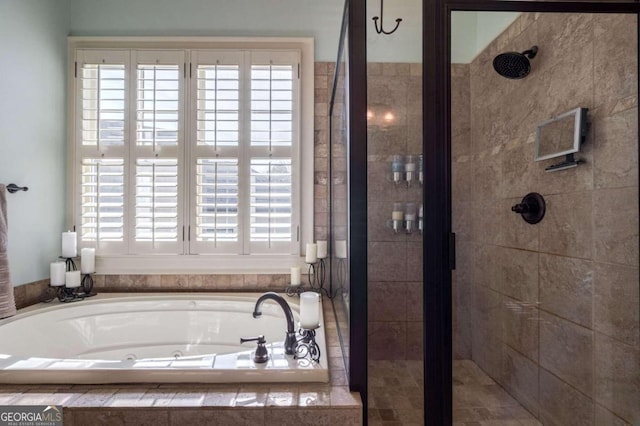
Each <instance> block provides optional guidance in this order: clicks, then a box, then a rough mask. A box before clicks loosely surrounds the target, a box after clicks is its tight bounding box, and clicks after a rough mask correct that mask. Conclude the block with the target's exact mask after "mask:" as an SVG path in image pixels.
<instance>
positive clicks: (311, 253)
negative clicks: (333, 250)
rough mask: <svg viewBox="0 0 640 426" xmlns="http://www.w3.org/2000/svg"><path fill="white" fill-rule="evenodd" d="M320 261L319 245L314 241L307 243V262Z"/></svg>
mask: <svg viewBox="0 0 640 426" xmlns="http://www.w3.org/2000/svg"><path fill="white" fill-rule="evenodd" d="M317 261H318V246H317V245H316V244H314V243H307V254H306V256H305V262H307V263H316V262H317Z"/></svg>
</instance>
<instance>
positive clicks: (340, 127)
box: [328, 28, 350, 374]
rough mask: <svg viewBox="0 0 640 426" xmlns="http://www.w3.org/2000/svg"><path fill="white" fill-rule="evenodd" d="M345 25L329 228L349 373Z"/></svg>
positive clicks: (332, 110)
mask: <svg viewBox="0 0 640 426" xmlns="http://www.w3.org/2000/svg"><path fill="white" fill-rule="evenodd" d="M345 30H346V28H343V31H344V32H343V38H342V40H341V41H342V43H341V46H340V56H339V57H338V61H337V62H336V64H335V66H334V67H332V68H333V73H332V77H333V87H332V93H331V100H330V104H329V105H330V106H329V129H330V132H329V153H328V155H329V194H328V199H329V206H328V207H329V229H330V236H331V238H330V243H331V250H330V254H331V256H330V264H329V271H330V277H331V286H330V294H331V297H332V298H333V309H334V312H335V315H336V319H337V324H338V332H339V336H340V340H341V346H342V353H343V357H344V359H345V364H346V365H345V368H347V374H349V371H348V368H349V342H350V339H349V319H350V315H349V314H350V312H349V311H350V309H349V308H350V297H349V296H350V283H349V259H348V254H349V243H348V242H349V238H348V237H349V212H348V207H349V197H348V190H347V187H348V183H349V182H348V170H347V164H348V161H347V155H348V149H347V145H348V126H347V123H348V108H347V107H348V98H347V87H348V83H347V74H346V72H347V58H348V56H349V55H348V50H347V49H348V40H347V34H346V31H345Z"/></svg>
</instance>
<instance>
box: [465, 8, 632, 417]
mask: <svg viewBox="0 0 640 426" xmlns="http://www.w3.org/2000/svg"><path fill="white" fill-rule="evenodd" d="M636 44H637V35H636V18H635V16H623V15H589V14H583V15H577V14H523V15H521V16H520V17H519V18H518V19H517V20H516V21H515V22H514V23H513V24H512V25H511V26H510V27H509V28H508V29H507V30H506V31H505V32H504V33H503V34H502V35H500V36H499V37H498V38H497V39H496V40H494V41H493V42H492V43H491V44H490V45H489V46H488V47H487V48H486V49H485V51H483V52H482V53H480V54H479V56H478V57H477V58H476V59H475V60H474V61H473V62H472V63H471V64H470V65H453V66H452V76H453V79H452V83H453V87H452V95H453V99H452V102H453V108H454V109H453V119H454V120H453V129H452V134H453V146H452V157H453V159H452V174H453V220H454V231H455V232H456V233H457V235H458V244H457V246H458V258H457V266H458V270H457V271H456V272H455V278H456V281H455V286H456V287H457V289H458V295H459V297H462V300H464V301H466V302H465V303H461V305H462V308H463V309H462V310H461V309H460V308H459V309H457V312H459V313H460V312H462V313H466V315H467V317H466V319H465V317H464V316H462V317H461V318H463V319H465V320H466V321H467V324H468V326H470V327H471V328H470V331H471V333H469V331H468V330H466V331H464V332H463V334H462V336H464V339H466V342H465V343H464V346H465V347H468V348H470V350H471V353H472V358H473V360H474V361H475V362H476V363H477V364H478V365H479V366H480V367H481V368H482V369H483V370H484V371H485V372H487V373H488V374H489V375H490V376H491V377H492V378H493V379H494V380H496V381H497V382H498V383H499V384H501V385H502V386H504V387H505V388H506V389H507V390H508V391H509V392H510V393H511V394H512V395H513V396H514V397H515V398H517V399H518V401H519V402H520V403H521V404H522V405H523V406H524V407H525V408H527V409H528V410H529V411H530V412H531V413H533V414H534V415H535V416H536V417H538V418H539V419H540V421H542V422H543V423H544V424H558V425H592V424H595V425H611V424H638V423H640V403H639V401H640V330H639V324H640V320H639V312H640V302H639V284H638V143H637V142H638V134H637V128H638V121H637V120H638V109H637V89H638V88H637V78H638V76H637V73H636V70H637V63H636V57H637V45H636ZM532 45H537V46H538V47H539V52H538V55H537V56H536V57H535V58H534V59H532V60H531V64H532V71H531V74H530V75H529V76H528V77H526V78H525V79H523V80H507V79H505V78H502V77H500V76H499V75H498V74H497V73H496V72H495V71H494V70H493V67H492V65H491V61H492V60H493V58H494V57H495V55H497V54H498V53H501V52H504V51H523V50H526V49H528V48H530V47H531V46H532ZM467 103H468V105H469V108H468V107H467ZM578 106H580V107H587V108H589V117H590V122H591V125H590V129H589V134H588V137H587V141H586V143H585V144H584V145H583V147H582V152H581V153H580V154H579V155H577V156H578V158H584V159H585V163H584V164H581V165H580V166H579V167H577V168H575V169H570V170H565V171H560V172H555V173H545V172H544V168H545V167H546V166H549V165H550V164H553V163H554V160H549V161H545V162H538V163H537V162H534V161H533V153H534V140H535V137H534V136H535V134H534V132H535V126H536V124H538V123H540V122H542V121H544V120H546V119H548V118H551V117H553V116H554V115H557V114H559V113H562V112H565V111H568V110H569V109H572V108H576V107H578ZM556 162H557V160H556ZM528 192H539V193H541V194H542V195H543V196H544V197H545V199H546V202H547V213H546V217H545V218H544V220H543V221H542V222H541V223H539V224H538V225H534V226H532V225H529V224H527V223H525V222H524V221H523V220H522V219H521V218H520V216H519V215H516V214H514V213H512V212H511V211H510V207H511V206H512V205H514V204H516V203H519V202H520V200H521V198H522V197H523V196H524V195H525V194H526V193H528ZM456 331H457V330H456ZM464 339H463V340H464Z"/></svg>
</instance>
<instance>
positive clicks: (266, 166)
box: [246, 51, 299, 253]
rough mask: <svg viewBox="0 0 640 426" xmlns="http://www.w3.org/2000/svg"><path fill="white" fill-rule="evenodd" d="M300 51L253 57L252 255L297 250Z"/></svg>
mask: <svg viewBox="0 0 640 426" xmlns="http://www.w3.org/2000/svg"><path fill="white" fill-rule="evenodd" d="M298 62H299V53H297V52H265V51H261V52H252V53H251V55H250V77H249V78H250V85H251V90H250V95H249V96H250V114H251V117H250V141H249V144H250V149H249V153H250V159H249V161H248V165H249V173H248V174H249V182H248V183H249V191H248V193H249V194H248V195H249V203H248V204H249V209H248V212H247V215H248V221H249V227H248V235H247V240H246V244H247V245H248V247H249V251H250V252H251V253H294V252H295V250H296V244H297V229H298V224H299V217H298V216H299V215H298V211H299V207H298V205H299V196H298V195H296V192H297V187H296V186H295V183H296V180H297V176H298V175H299V171H298V169H297V165H298V163H299V162H298V152H299V143H298V139H299V134H298V132H299V129H298V125H297V122H298V114H299V113H298V109H299V79H298V74H297V73H298Z"/></svg>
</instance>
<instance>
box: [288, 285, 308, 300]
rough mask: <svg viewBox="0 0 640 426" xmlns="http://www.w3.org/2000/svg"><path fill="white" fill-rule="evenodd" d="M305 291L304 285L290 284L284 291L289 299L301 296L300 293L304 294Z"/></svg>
mask: <svg viewBox="0 0 640 426" xmlns="http://www.w3.org/2000/svg"><path fill="white" fill-rule="evenodd" d="M305 291H306V290H305V289H304V284H302V283H300V284H296V285H293V284H289V285H288V286H287V288H285V289H284V292H285V294H286V295H287V296H289V297H293V296H300V293H304V292H305Z"/></svg>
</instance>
